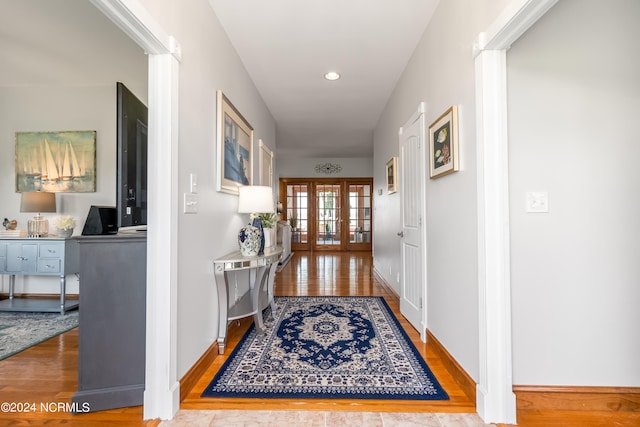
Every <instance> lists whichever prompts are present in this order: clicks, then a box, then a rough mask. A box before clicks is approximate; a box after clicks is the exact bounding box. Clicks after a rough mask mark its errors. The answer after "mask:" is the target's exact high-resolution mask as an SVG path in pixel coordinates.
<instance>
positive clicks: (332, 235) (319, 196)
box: [315, 184, 342, 250]
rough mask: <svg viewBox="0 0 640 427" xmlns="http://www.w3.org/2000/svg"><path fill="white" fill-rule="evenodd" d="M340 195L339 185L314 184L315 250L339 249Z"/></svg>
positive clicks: (340, 228)
mask: <svg viewBox="0 0 640 427" xmlns="http://www.w3.org/2000/svg"><path fill="white" fill-rule="evenodd" d="M340 194H341V191H340V185H339V184H316V221H315V223H316V240H315V245H316V249H332V250H340V249H341V248H340V244H341V233H342V227H341V224H342V217H341V198H340Z"/></svg>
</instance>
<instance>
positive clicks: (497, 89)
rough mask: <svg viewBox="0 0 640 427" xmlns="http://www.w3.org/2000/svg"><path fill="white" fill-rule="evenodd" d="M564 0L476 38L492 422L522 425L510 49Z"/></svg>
mask: <svg viewBox="0 0 640 427" xmlns="http://www.w3.org/2000/svg"><path fill="white" fill-rule="evenodd" d="M557 1H558V0H514V1H512V2H511V3H510V4H509V5H508V6H507V8H505V10H504V12H503V13H502V14H501V15H500V16H499V17H498V19H496V21H494V23H493V24H492V25H491V26H490V27H489V28H488V29H487V31H485V32H482V33H480V34H479V35H478V37H477V38H476V40H475V42H474V49H473V55H474V58H475V67H476V70H475V74H476V126H477V128H476V133H477V135H476V136H477V153H478V154H477V156H478V157H477V167H478V172H477V173H478V177H477V182H478V288H479V297H478V300H479V301H478V303H479V351H480V354H479V365H480V366H479V373H480V379H479V382H478V385H477V388H476V410H477V411H478V414H479V415H480V416H481V417H482V419H483V420H484V421H485V422H488V423H505V424H515V423H516V399H515V395H514V393H513V377H512V370H513V363H512V353H511V281H510V274H511V273H510V269H509V262H510V250H511V248H510V241H509V239H510V237H509V235H510V226H509V174H508V172H509V157H508V135H507V62H506V57H507V54H506V52H507V50H508V49H509V48H510V47H511V44H512V43H513V42H515V41H516V40H517V39H518V38H519V37H520V36H521V35H522V34H524V33H525V32H526V31H527V30H528V29H529V28H530V27H531V26H532V25H533V24H534V23H535V22H536V21H537V20H538V19H540V17H542V16H543V15H544V14H545V13H546V12H547V11H548V10H549V9H551V7H552V6H553V5H554V4H556V2H557Z"/></svg>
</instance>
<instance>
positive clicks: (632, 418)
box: [0, 252, 640, 427]
mask: <svg viewBox="0 0 640 427" xmlns="http://www.w3.org/2000/svg"><path fill="white" fill-rule="evenodd" d="M276 280H277V282H276V294H277V295H290V296H293V295H301V296H303V295H375V296H383V297H385V299H386V301H387V303H388V304H389V306H390V307H391V309H392V311H393V312H394V313H395V315H396V317H397V318H398V320H399V321H400V323H401V324H402V326H403V327H404V329H405V331H406V332H407V334H408V335H409V337H410V339H411V340H412V342H413V343H414V344H415V345H416V348H417V349H418V351H419V352H420V353H421V354H422V356H423V357H424V358H425V360H426V361H427V364H428V365H429V367H430V368H431V370H432V372H433V373H434V375H435V376H436V378H437V379H438V381H439V382H440V384H441V385H442V386H443V387H444V389H445V390H446V391H447V393H448V394H449V396H450V398H451V399H450V400H449V401H438V402H430V401H428V402H425V401H414V402H412V401H356V400H343V399H340V400H315V399H314V400H311V399H308V400H280V399H277V400H276V399H273V400H267V399H261V400H251V399H214V398H201V397H200V394H201V393H202V391H203V390H204V388H205V387H206V386H207V385H208V384H209V382H210V381H211V379H212V378H213V376H214V374H215V373H216V371H217V370H218V369H219V368H220V366H221V365H222V363H224V361H225V357H222V356H221V357H216V358H215V360H214V362H213V363H212V364H211V365H210V366H209V367H208V368H207V369H206V371H205V372H204V374H203V375H202V376H201V377H200V378H199V379H198V380H197V381H196V382H195V386H194V387H193V389H192V390H190V391H189V392H188V393H187V397H186V398H185V399H184V401H183V402H182V404H181V408H182V409H218V410H220V409H241V410H257V409H261V410H268V409H271V410H277V409H281V410H282V409H285V410H312V411H345V412H347V411H374V412H384V411H388V412H474V411H475V404H474V402H472V401H471V400H470V399H469V398H468V397H467V396H465V394H464V393H463V391H462V389H461V388H460V387H459V386H458V385H457V383H456V382H455V380H454V379H453V377H452V376H451V375H450V374H449V372H448V371H447V370H446V368H445V367H444V365H443V363H442V361H441V360H440V359H438V357H437V356H436V355H435V354H433V352H431V351H430V349H429V348H428V347H427V346H426V345H425V344H423V343H421V342H420V339H419V335H418V333H417V332H416V331H415V330H414V329H413V328H412V327H411V326H410V325H409V324H408V323H407V322H406V321H405V320H404V318H403V317H402V316H401V315H400V314H399V304H398V298H397V296H396V295H395V294H393V292H391V291H390V290H389V289H388V288H387V287H386V286H385V285H384V283H381V282H380V281H379V280H378V279H377V278H376V276H375V275H374V273H373V260H372V258H371V255H370V254H368V253H363V252H350V253H348V252H344V253H324V252H323V253H318V252H316V253H296V254H295V255H294V257H293V258H292V259H291V261H289V263H288V264H287V266H286V267H285V268H284V269H283V271H282V272H280V273H278V275H277V279H276ZM249 324H250V319H245V320H243V321H241V322H240V325H235V324H234V325H233V326H232V327H231V328H230V330H229V340H228V347H227V352H226V354H230V353H231V350H232V349H233V347H234V346H235V345H236V344H237V343H238V341H239V339H240V338H241V337H242V335H243V334H244V332H245V331H246V329H247V328H248V326H249ZM77 352H78V330H77V329H73V330H71V331H69V332H66V333H64V334H62V335H59V336H57V337H54V338H52V339H49V340H47V341H45V342H43V343H41V344H38V345H36V346H34V347H32V348H30V349H28V350H25V351H23V352H21V353H18V354H16V355H14V356H11V357H9V358H7V359H5V360H2V361H0V403H1V402H15V403H16V404H18V403H21V404H25V403H26V404H31V403H35V404H36V406H37V407H36V409H37V410H36V411H33V412H26V411H24V410H23V411H21V412H8V411H2V410H0V425H1V426H9V425H11V426H40V425H43V424H46V425H65V426H83V427H92V426H113V425H117V426H155V425H157V424H158V423H159V421H158V420H152V421H147V422H145V421H143V420H142V416H143V413H142V407H140V406H138V407H132V408H124V409H117V410H111V411H101V412H96V413H87V414H77V415H73V414H70V413H68V412H66V411H64V410H62V411H54V412H46V411H42V410H41V409H40V408H41V407H40V405H41V404H44V405H45V406H47V405H48V404H54V406H55V405H57V404H59V403H62V404H64V403H69V402H70V399H71V396H72V395H73V394H74V393H75V391H76V389H77V375H78V374H77V372H78V355H77ZM0 409H1V408H0ZM518 421H519V423H518V424H519V425H520V426H524V427H542V426H545V427H547V426H567V427H573V426H575V427H577V426H580V427H591V426H593V427H596V426H620V427H622V426H625V427H626V426H640V414H638V413H637V412H636V413H633V412H627V413H611V412H607V413H604V412H603V413H593V412H580V411H545V412H541V411H526V412H518Z"/></svg>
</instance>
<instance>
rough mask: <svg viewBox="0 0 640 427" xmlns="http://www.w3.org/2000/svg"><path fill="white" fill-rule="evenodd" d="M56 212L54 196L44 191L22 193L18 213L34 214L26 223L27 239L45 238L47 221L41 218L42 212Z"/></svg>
mask: <svg viewBox="0 0 640 427" xmlns="http://www.w3.org/2000/svg"><path fill="white" fill-rule="evenodd" d="M55 211H56V194H55V193H47V192H44V191H32V192H25V193H22V200H21V202H20V212H36V216H34V217H33V218H32V219H30V220H29V221H28V223H27V237H47V236H48V235H49V221H48V220H46V219H45V218H43V217H42V215H41V213H42V212H55Z"/></svg>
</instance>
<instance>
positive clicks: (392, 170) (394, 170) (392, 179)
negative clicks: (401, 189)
mask: <svg viewBox="0 0 640 427" xmlns="http://www.w3.org/2000/svg"><path fill="white" fill-rule="evenodd" d="M397 174H398V158H397V157H392V158H391V159H390V160H389V161H388V162H387V194H393V193H395V192H396V191H397V189H396V182H397Z"/></svg>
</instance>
